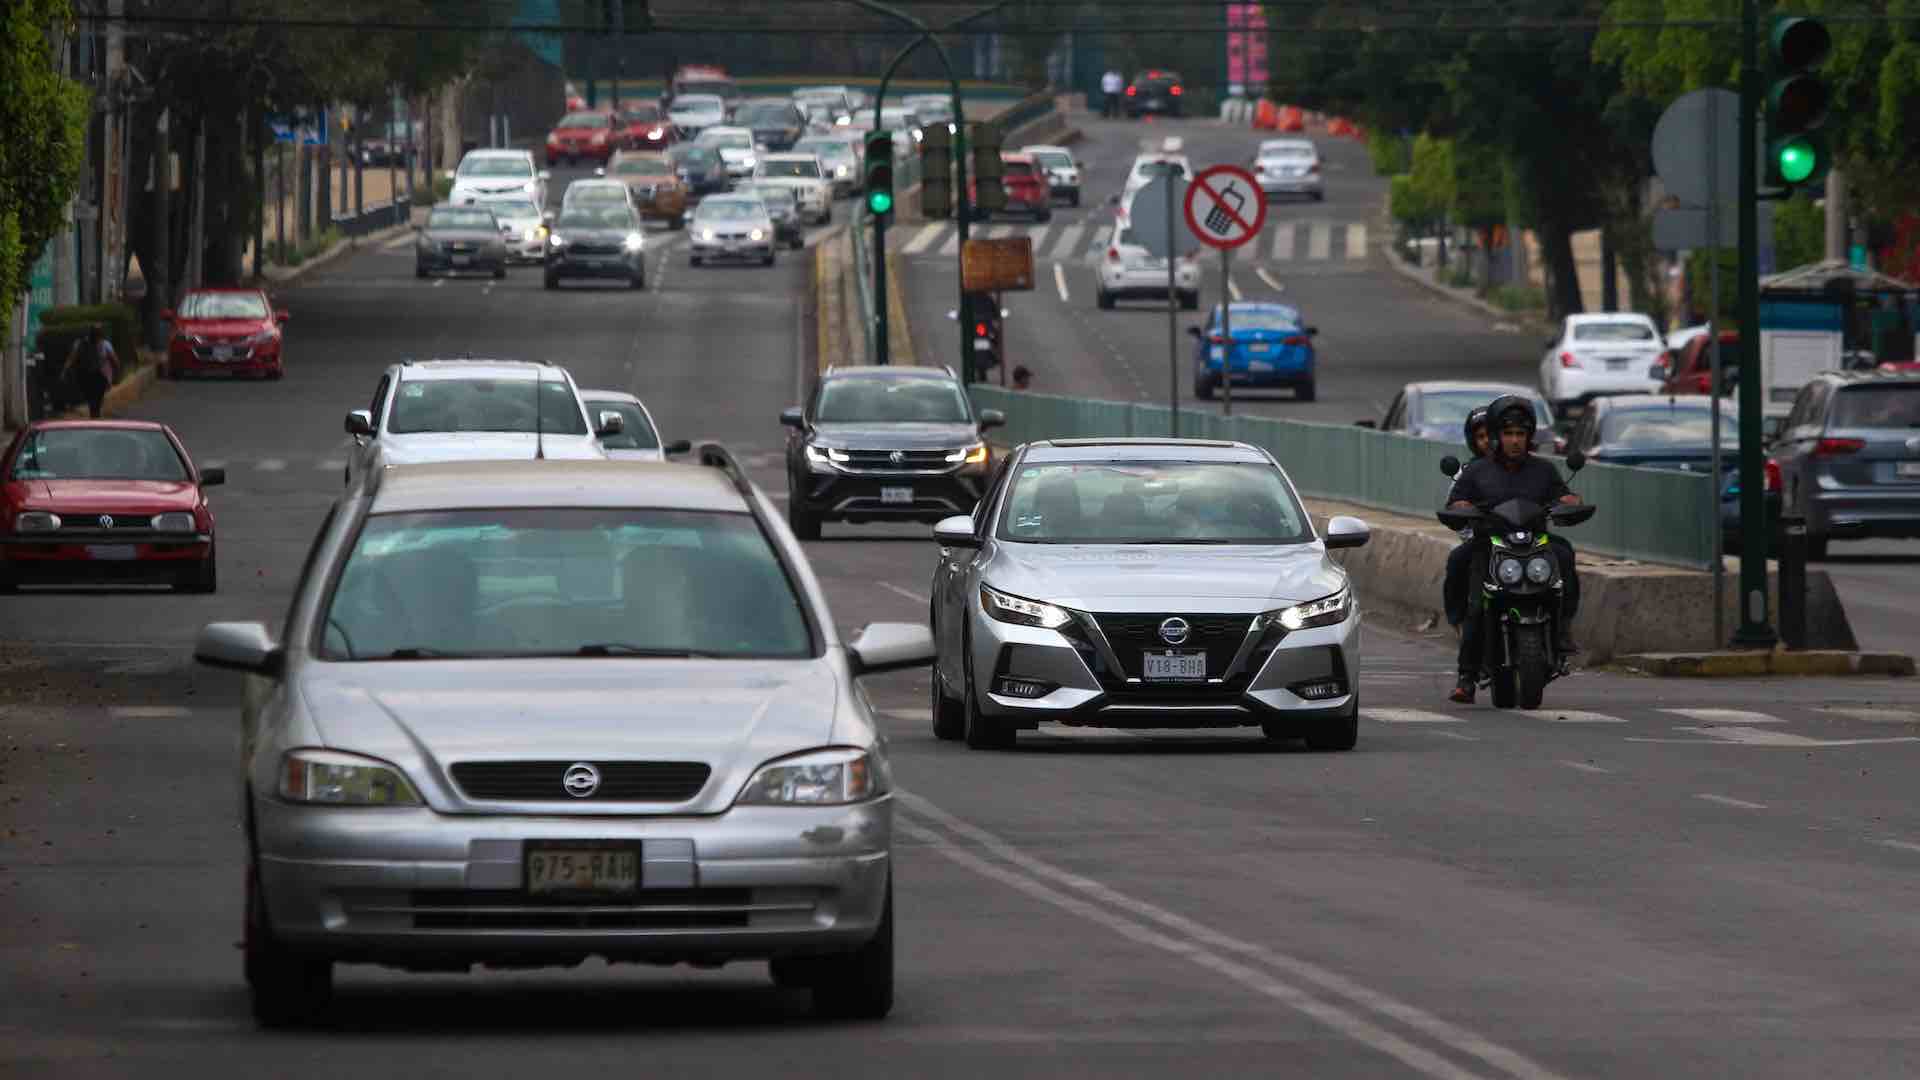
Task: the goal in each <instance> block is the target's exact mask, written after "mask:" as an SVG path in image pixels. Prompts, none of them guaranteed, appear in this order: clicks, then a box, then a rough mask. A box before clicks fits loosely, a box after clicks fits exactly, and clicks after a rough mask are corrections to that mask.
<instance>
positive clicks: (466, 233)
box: [422, 229, 500, 244]
mask: <svg viewBox="0 0 1920 1080" xmlns="http://www.w3.org/2000/svg"><path fill="white" fill-rule="evenodd" d="M422 235H424V236H425V237H426V238H427V239H429V240H432V241H433V242H434V243H437V244H451V243H461V244H490V243H494V242H496V241H498V240H499V239H500V231H499V230H498V229H428V230H427V231H426V232H425V233H424V234H422Z"/></svg>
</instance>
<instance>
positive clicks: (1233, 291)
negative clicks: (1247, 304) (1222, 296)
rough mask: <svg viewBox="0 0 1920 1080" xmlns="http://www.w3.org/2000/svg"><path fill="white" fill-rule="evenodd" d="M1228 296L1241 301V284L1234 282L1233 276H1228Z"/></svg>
mask: <svg viewBox="0 0 1920 1080" xmlns="http://www.w3.org/2000/svg"><path fill="white" fill-rule="evenodd" d="M1227 294H1228V295H1230V296H1232V297H1233V298H1234V300H1236V301H1237V300H1239V299H1240V283H1239V282H1237V281H1235V280H1233V275H1232V274H1228V275H1227Z"/></svg>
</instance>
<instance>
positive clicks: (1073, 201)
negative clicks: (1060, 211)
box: [1067, 191, 1080, 208]
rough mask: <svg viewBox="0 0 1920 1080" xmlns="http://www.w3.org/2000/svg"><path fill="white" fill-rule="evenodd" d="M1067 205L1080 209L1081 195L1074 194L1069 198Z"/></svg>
mask: <svg viewBox="0 0 1920 1080" xmlns="http://www.w3.org/2000/svg"><path fill="white" fill-rule="evenodd" d="M1067 205H1068V206H1072V207H1075V208H1078V207H1079V205H1080V193H1079V192H1077V191H1076V192H1074V193H1073V194H1071V195H1069V196H1067Z"/></svg>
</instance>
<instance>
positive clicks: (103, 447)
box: [10, 428, 187, 480]
mask: <svg viewBox="0 0 1920 1080" xmlns="http://www.w3.org/2000/svg"><path fill="white" fill-rule="evenodd" d="M10 479H14V480H185V479H187V465H186V462H184V461H181V460H180V455H179V454H178V453H177V452H175V450H174V448H173V442H172V441H171V440H169V439H168V438H167V435H166V433H165V432H163V431H154V430H152V429H146V430H140V429H129V428H42V429H40V430H39V431H36V432H34V433H33V434H31V435H29V436H27V438H26V441H25V442H23V443H21V444H20V453H19V455H18V456H16V457H15V458H14V459H13V472H12V474H11V476H10Z"/></svg>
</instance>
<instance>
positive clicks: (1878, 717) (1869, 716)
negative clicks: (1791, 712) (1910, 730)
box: [1820, 705, 1920, 724]
mask: <svg viewBox="0 0 1920 1080" xmlns="http://www.w3.org/2000/svg"><path fill="white" fill-rule="evenodd" d="M1820 711H1821V712H1824V713H1832V714H1834V715H1836V716H1845V717H1848V718H1850V719H1853V720H1865V721H1866V722H1868V723H1870V724H1915V723H1920V713H1916V712H1912V711H1910V710H1907V709H1875V708H1868V707H1863V706H1859V705H1822V706H1821V707H1820Z"/></svg>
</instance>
